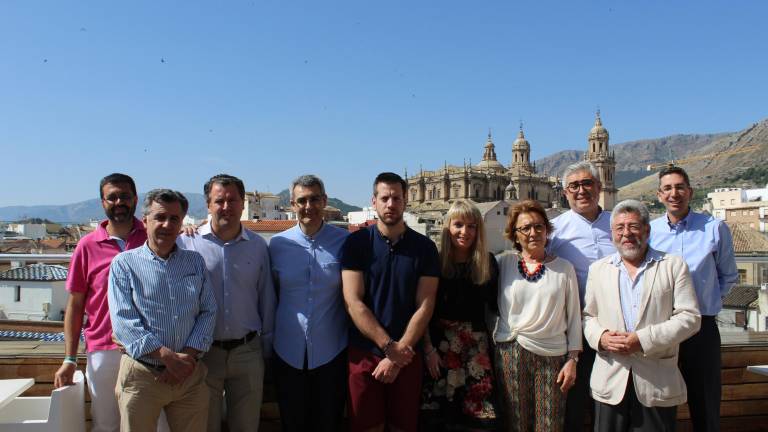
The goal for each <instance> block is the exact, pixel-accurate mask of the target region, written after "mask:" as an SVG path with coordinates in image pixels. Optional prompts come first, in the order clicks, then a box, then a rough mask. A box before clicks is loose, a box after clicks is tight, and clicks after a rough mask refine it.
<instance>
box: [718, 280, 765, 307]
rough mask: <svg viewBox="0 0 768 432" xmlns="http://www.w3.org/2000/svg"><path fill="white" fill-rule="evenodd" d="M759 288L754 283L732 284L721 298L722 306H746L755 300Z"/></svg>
mask: <svg viewBox="0 0 768 432" xmlns="http://www.w3.org/2000/svg"><path fill="white" fill-rule="evenodd" d="M759 289H760V287H757V286H754V285H734V286H733V288H731V290H730V291H728V294H727V295H726V296H725V298H723V307H732V308H733V307H738V308H746V307H748V306H750V305H751V304H752V302H754V301H755V300H757V293H758V290H759Z"/></svg>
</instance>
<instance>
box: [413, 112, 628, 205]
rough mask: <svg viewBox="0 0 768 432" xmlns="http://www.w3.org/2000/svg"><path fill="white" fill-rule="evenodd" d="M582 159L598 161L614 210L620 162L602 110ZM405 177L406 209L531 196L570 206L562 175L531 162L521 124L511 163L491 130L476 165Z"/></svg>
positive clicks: (604, 199)
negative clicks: (499, 151)
mask: <svg viewBox="0 0 768 432" xmlns="http://www.w3.org/2000/svg"><path fill="white" fill-rule="evenodd" d="M584 159H585V160H588V161H590V162H592V163H593V164H595V166H596V167H597V169H598V171H599V173H600V180H601V182H602V184H603V192H602V193H601V194H600V205H601V206H602V207H603V208H604V209H606V210H610V209H612V208H613V206H614V205H615V203H616V194H617V190H616V188H615V186H614V174H615V170H616V161H615V159H614V155H613V153H611V152H610V151H609V150H608V131H607V130H606V129H605V127H603V124H602V121H601V120H600V112H599V111H598V112H597V115H596V117H595V125H594V127H593V128H592V129H591V130H590V132H589V137H588V148H587V152H586V153H585V155H584ZM557 174H561V173H557ZM406 179H407V182H408V192H407V193H408V211H410V212H414V213H421V212H429V211H439V212H445V211H447V210H448V208H449V207H450V205H451V203H452V202H453V200H454V199H458V198H464V199H470V200H472V201H475V202H492V201H502V200H505V201H518V200H524V199H533V200H537V201H539V202H540V203H541V204H542V205H543V206H544V207H567V206H568V203H567V201H566V200H565V197H564V196H563V194H562V185H561V179H560V178H559V177H557V176H550V175H546V174H541V173H538V172H537V171H536V164H535V163H532V162H531V144H530V143H529V142H528V140H527V139H526V138H525V133H524V132H523V128H522V125H521V126H520V131H519V132H518V135H517V139H516V140H515V141H514V142H513V143H512V162H511V163H510V165H509V166H508V167H505V166H504V165H502V164H501V162H499V161H498V159H497V158H496V146H495V144H494V143H493V139H492V137H491V134H490V132H489V133H488V139H487V141H486V142H485V149H484V151H483V158H482V160H481V161H480V162H479V163H478V164H476V165H471V164H467V163H464V164H463V166H454V165H448V164H445V165H444V166H443V168H441V169H438V170H435V171H424V170H420V171H419V173H418V174H416V175H414V176H410V177H409V176H408V175H407V173H406Z"/></svg>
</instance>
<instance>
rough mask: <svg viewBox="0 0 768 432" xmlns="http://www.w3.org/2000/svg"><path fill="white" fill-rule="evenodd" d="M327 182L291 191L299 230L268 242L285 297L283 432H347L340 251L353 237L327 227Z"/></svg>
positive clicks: (280, 360) (279, 344)
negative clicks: (344, 418) (345, 422)
mask: <svg viewBox="0 0 768 432" xmlns="http://www.w3.org/2000/svg"><path fill="white" fill-rule="evenodd" d="M327 204H328V197H327V195H326V194H325V186H324V185H323V181H322V180H320V179H319V178H318V177H316V176H314V175H303V176H300V177H298V178H297V179H295V180H294V181H293V182H292V183H291V209H292V210H293V211H294V213H295V214H296V218H297V219H298V224H297V225H296V226H295V227H293V228H290V229H288V230H286V231H283V232H281V233H279V234H277V235H275V236H274V237H272V239H271V240H270V242H269V253H270V255H271V257H272V274H273V277H274V281H275V286H276V287H277V291H278V298H279V301H278V305H277V316H276V319H275V344H274V346H275V354H276V355H275V366H276V368H275V374H276V381H277V401H278V405H279V407H280V421H281V422H282V426H283V431H286V432H291V431H296V432H300V431H307V430H313V431H327V432H335V431H339V430H342V429H343V428H344V427H343V416H344V403H345V402H346V395H347V391H346V384H347V381H346V378H347V350H346V348H347V335H348V332H349V321H348V319H347V313H346V311H345V310H344V299H343V296H342V291H341V267H340V264H339V260H340V258H341V248H342V246H343V245H344V241H345V240H346V238H347V236H348V235H349V232H348V231H346V230H343V229H341V228H338V227H335V226H333V225H330V224H328V223H325V222H324V220H323V216H324V209H325V206H326V205H327Z"/></svg>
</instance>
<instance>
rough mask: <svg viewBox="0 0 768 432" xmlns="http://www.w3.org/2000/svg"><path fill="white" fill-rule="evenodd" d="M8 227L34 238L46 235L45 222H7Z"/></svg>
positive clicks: (37, 238)
mask: <svg viewBox="0 0 768 432" xmlns="http://www.w3.org/2000/svg"><path fill="white" fill-rule="evenodd" d="M8 229H9V230H10V231H13V232H17V233H19V234H20V235H23V236H25V237H29V238H31V239H35V240H39V239H42V238H45V237H46V236H47V235H48V232H47V231H46V229H45V224H8Z"/></svg>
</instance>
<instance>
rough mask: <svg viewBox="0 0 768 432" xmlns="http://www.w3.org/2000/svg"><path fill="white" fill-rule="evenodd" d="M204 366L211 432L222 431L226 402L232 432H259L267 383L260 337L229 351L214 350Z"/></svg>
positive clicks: (210, 351) (228, 423)
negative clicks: (263, 395) (223, 409)
mask: <svg viewBox="0 0 768 432" xmlns="http://www.w3.org/2000/svg"><path fill="white" fill-rule="evenodd" d="M202 362H203V363H205V365H206V366H208V376H207V377H206V380H205V381H206V383H207V384H208V390H209V392H210V402H208V404H209V406H210V408H209V409H210V411H209V413H208V432H219V431H221V422H222V420H224V419H223V418H222V417H223V416H222V405H223V402H224V401H226V421H227V427H228V429H229V431H230V432H248V431H252V432H255V431H258V430H259V420H260V415H261V397H262V390H263V383H264V357H263V353H262V347H261V337H260V336H256V337H254V338H253V340H251V341H250V342H248V343H247V344H243V345H240V346H239V347H237V348H234V349H231V350H229V351H227V350H224V349H221V348H218V347H216V346H215V345H214V346H211V349H210V350H209V351H208V352H207V353H205V355H204V356H203V360H202Z"/></svg>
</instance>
